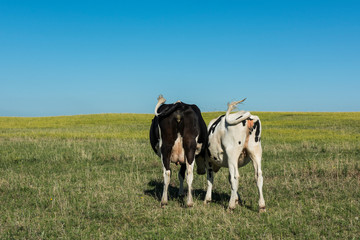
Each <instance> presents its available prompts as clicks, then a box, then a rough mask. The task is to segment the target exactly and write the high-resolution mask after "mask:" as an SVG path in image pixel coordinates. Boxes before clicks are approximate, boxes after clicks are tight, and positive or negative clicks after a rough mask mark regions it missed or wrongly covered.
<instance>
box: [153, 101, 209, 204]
mask: <svg viewBox="0 0 360 240" xmlns="http://www.w3.org/2000/svg"><path fill="white" fill-rule="evenodd" d="M165 101H166V100H165V99H164V98H163V97H162V96H161V95H160V96H159V98H158V103H157V105H156V107H155V117H154V118H153V120H152V124H151V127H150V143H151V146H152V148H153V150H154V152H155V153H156V154H157V155H159V157H160V158H161V161H162V164H163V172H164V174H163V175H164V189H163V194H162V198H161V206H164V205H166V204H167V202H168V195H167V194H168V186H169V183H170V175H171V171H170V162H173V163H176V164H180V165H181V168H180V171H179V174H178V177H179V181H180V187H179V195H180V196H181V195H183V192H184V188H183V182H184V178H185V171H186V179H187V184H188V196H187V206H188V207H192V206H193V204H194V202H193V198H192V194H191V190H192V189H191V184H192V181H193V169H194V162H195V161H194V160H195V157H196V163H197V172H198V173H199V174H205V161H204V158H205V152H206V151H205V149H206V145H207V129H206V124H205V122H204V120H203V118H202V116H201V112H200V109H199V108H198V107H197V106H196V105H189V104H185V103H183V102H180V101H178V102H176V103H173V104H164V103H165Z"/></svg>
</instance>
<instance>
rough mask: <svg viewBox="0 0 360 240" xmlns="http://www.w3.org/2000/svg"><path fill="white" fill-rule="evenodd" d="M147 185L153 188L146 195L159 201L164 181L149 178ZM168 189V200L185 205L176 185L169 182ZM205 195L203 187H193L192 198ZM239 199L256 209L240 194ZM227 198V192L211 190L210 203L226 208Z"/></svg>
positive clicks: (240, 202) (240, 203) (247, 206)
mask: <svg viewBox="0 0 360 240" xmlns="http://www.w3.org/2000/svg"><path fill="white" fill-rule="evenodd" d="M148 185H149V186H151V187H153V189H150V190H145V191H144V193H145V194H146V195H148V196H152V197H153V198H155V199H156V200H157V201H159V202H160V201H161V197H162V193H163V185H164V183H163V182H162V181H158V180H151V181H150V182H149V183H148ZM168 190H169V194H168V198H169V201H177V202H179V203H180V204H181V206H182V207H186V204H185V201H186V198H185V197H184V196H179V188H178V187H175V186H174V184H171V183H170V184H169V188H168ZM184 194H187V191H186V189H184ZM205 195H206V191H205V190H203V189H194V190H193V197H194V198H197V199H201V200H204V199H205ZM239 199H240V201H239V205H240V206H242V207H245V208H247V209H248V210H250V211H253V212H256V211H257V209H254V208H253V207H252V204H246V202H245V201H243V200H241V198H240V196H239ZM229 200H230V195H229V194H227V193H218V192H216V191H213V192H212V201H211V203H215V204H218V205H221V206H222V207H223V208H224V209H227V208H228V204H229Z"/></svg>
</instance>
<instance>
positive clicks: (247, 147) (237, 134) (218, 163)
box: [205, 99, 265, 212]
mask: <svg viewBox="0 0 360 240" xmlns="http://www.w3.org/2000/svg"><path fill="white" fill-rule="evenodd" d="M244 100H245V99H243V100H242V101H244ZM242 101H238V102H232V103H231V104H229V106H228V110H227V112H226V114H225V115H222V116H220V117H218V118H216V119H213V120H211V121H210V123H209V125H208V132H209V136H208V150H207V153H206V160H205V164H206V170H207V183H208V188H207V192H206V196H205V203H208V202H210V201H211V191H212V185H213V182H214V173H215V172H217V171H218V170H219V169H220V168H221V167H226V168H228V169H229V182H230V184H231V197H230V201H229V208H230V209H234V208H235V205H236V203H237V202H238V201H239V196H238V192H237V191H238V185H239V171H238V168H239V167H243V166H245V165H246V164H247V163H249V162H250V161H252V163H253V166H254V169H255V179H256V184H257V187H258V190H259V197H260V198H259V212H264V211H265V200H264V197H263V192H262V187H263V177H262V171H261V158H262V148H261V123H260V119H259V118H258V117H257V116H254V115H251V114H250V112H244V111H239V112H235V113H232V114H230V112H231V111H232V110H233V109H234V107H235V106H236V105H237V104H238V103H240V102H242Z"/></svg>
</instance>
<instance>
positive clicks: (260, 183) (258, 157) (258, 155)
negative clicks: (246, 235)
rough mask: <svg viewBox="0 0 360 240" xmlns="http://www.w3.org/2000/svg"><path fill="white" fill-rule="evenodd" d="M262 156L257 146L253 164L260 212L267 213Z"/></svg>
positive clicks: (253, 154)
mask: <svg viewBox="0 0 360 240" xmlns="http://www.w3.org/2000/svg"><path fill="white" fill-rule="evenodd" d="M261 155H262V150H261V146H260V145H257V146H256V147H254V150H253V151H252V154H251V160H252V162H253V166H254V170H255V180H256V185H257V187H258V190H259V212H266V208H265V200H264V196H263V191H262V187H263V176H262V171H261Z"/></svg>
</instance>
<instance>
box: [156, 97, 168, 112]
mask: <svg viewBox="0 0 360 240" xmlns="http://www.w3.org/2000/svg"><path fill="white" fill-rule="evenodd" d="M157 100H158V102H157V104H156V106H155V116H159V113H158V112H157V111H158V108H159V107H160V106H161V105H162V104H164V103H165V102H166V99H165V98H164V97H163V95H159V97H158V98H157Z"/></svg>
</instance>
